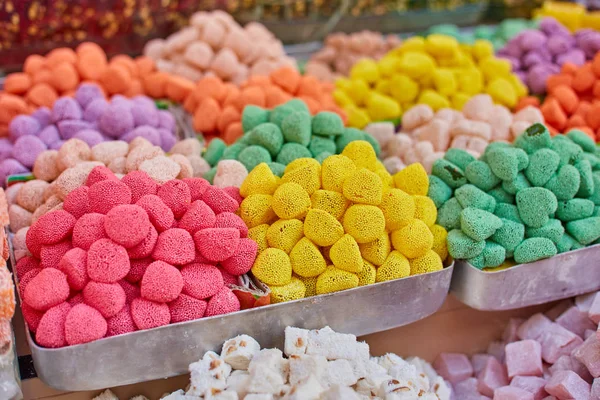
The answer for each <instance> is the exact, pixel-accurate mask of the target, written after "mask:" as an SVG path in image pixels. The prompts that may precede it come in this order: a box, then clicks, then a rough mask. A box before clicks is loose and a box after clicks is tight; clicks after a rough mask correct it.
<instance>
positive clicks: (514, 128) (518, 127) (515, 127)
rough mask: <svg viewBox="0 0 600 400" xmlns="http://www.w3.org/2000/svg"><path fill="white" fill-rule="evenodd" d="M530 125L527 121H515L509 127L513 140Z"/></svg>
mask: <svg viewBox="0 0 600 400" xmlns="http://www.w3.org/2000/svg"><path fill="white" fill-rule="evenodd" d="M530 126H531V123H529V122H527V121H516V122H513V124H512V125H511V126H510V134H511V137H512V138H513V139H514V138H516V137H517V136H519V135H520V134H521V133H523V132H525V129H527V128H529V127H530Z"/></svg>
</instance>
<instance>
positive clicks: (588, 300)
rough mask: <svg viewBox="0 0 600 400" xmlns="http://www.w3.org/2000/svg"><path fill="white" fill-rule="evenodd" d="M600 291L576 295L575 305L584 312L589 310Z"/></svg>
mask: <svg viewBox="0 0 600 400" xmlns="http://www.w3.org/2000/svg"><path fill="white" fill-rule="evenodd" d="M599 293H600V292H594V293H588V294H582V295H581V296H577V297H575V306H576V307H577V308H579V309H580V310H581V311H583V312H589V311H590V307H592V304H593V303H594V300H595V299H596V297H598V294H599Z"/></svg>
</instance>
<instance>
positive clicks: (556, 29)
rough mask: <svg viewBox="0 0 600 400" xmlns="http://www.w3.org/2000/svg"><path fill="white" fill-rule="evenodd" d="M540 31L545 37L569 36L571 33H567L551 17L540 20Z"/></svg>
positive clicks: (567, 31)
mask: <svg viewBox="0 0 600 400" xmlns="http://www.w3.org/2000/svg"><path fill="white" fill-rule="evenodd" d="M540 30H541V31H542V32H544V33H545V34H546V35H564V36H570V35H571V32H569V30H568V29H567V28H566V27H565V26H564V25H563V24H561V23H560V22H558V21H557V20H555V19H554V18H551V17H546V18H544V19H542V21H541V22H540Z"/></svg>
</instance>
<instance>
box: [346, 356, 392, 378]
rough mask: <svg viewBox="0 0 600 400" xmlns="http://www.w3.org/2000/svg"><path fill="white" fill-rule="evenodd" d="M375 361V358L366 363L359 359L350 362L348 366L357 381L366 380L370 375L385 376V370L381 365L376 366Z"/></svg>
mask: <svg viewBox="0 0 600 400" xmlns="http://www.w3.org/2000/svg"><path fill="white" fill-rule="evenodd" d="M376 360H377V358H376V357H373V358H372V359H370V360H366V361H363V360H360V359H354V360H351V361H350V364H351V365H352V369H353V370H354V375H356V377H357V378H358V379H361V378H366V377H367V376H371V375H386V374H387V370H386V369H385V368H383V367H382V366H381V365H379V364H377V361H376Z"/></svg>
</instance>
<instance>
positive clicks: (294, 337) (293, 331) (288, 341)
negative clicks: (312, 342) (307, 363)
mask: <svg viewBox="0 0 600 400" xmlns="http://www.w3.org/2000/svg"><path fill="white" fill-rule="evenodd" d="M308 334H309V331H308V330H307V329H301V328H293V327H291V326H288V327H287V328H285V342H284V346H283V352H284V353H285V355H286V356H288V357H289V356H292V355H298V354H305V353H306V346H307V345H308Z"/></svg>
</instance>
